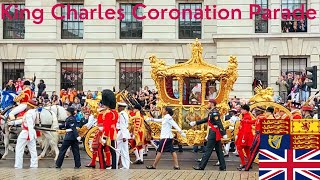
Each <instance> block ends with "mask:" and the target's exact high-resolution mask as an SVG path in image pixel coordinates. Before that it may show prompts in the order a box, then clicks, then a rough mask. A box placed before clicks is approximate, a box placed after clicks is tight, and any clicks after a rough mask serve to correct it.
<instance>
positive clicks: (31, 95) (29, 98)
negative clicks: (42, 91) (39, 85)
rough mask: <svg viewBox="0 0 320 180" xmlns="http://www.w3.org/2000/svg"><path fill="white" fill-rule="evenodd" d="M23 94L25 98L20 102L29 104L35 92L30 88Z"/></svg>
mask: <svg viewBox="0 0 320 180" xmlns="http://www.w3.org/2000/svg"><path fill="white" fill-rule="evenodd" d="M21 93H24V98H23V99H21V100H20V103H27V102H29V101H30V100H31V99H32V98H33V92H32V91H31V90H30V89H29V88H26V89H25V90H23V91H22V92H21Z"/></svg>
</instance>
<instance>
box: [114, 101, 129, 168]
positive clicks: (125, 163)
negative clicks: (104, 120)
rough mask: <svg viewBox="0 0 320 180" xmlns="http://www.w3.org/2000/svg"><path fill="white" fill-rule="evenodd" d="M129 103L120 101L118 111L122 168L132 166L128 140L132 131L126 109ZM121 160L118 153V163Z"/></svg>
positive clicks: (118, 145) (118, 138) (118, 143)
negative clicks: (129, 128)
mask: <svg viewBox="0 0 320 180" xmlns="http://www.w3.org/2000/svg"><path fill="white" fill-rule="evenodd" d="M126 107H127V104H125V103H118V112H120V113H119V121H118V123H117V131H118V137H117V148H118V149H119V150H120V152H121V155H122V156H123V157H122V156H121V163H122V168H121V169H129V167H130V156H129V144H128V141H129V139H130V132H129V130H128V127H129V116H128V114H127V112H126V111H125V108H126ZM119 160H120V154H119V153H117V165H118V163H119Z"/></svg>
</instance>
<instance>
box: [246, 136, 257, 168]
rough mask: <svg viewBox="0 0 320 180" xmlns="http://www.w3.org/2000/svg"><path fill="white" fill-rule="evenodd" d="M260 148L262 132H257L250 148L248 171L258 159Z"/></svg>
mask: <svg viewBox="0 0 320 180" xmlns="http://www.w3.org/2000/svg"><path fill="white" fill-rule="evenodd" d="M259 146H260V132H256V134H255V136H254V140H253V143H252V146H251V148H250V158H248V163H247V165H246V168H245V170H246V171H248V170H249V169H250V167H251V165H252V163H253V161H254V159H255V158H256V156H257V154H258V153H259Z"/></svg>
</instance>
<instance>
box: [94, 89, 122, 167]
mask: <svg viewBox="0 0 320 180" xmlns="http://www.w3.org/2000/svg"><path fill="white" fill-rule="evenodd" d="M101 104H102V106H103V108H104V110H102V111H101V112H100V114H99V116H98V118H102V120H103V136H102V139H101V142H102V144H103V145H104V148H110V152H111V156H112V169H116V168H117V155H116V151H115V145H116V143H115V141H116V139H117V131H116V124H117V122H118V118H119V115H118V112H117V111H116V110H115V108H116V97H115V95H114V93H113V92H112V91H111V90H110V89H106V90H103V91H102V101H101ZM105 150H106V154H107V152H108V150H107V149H105ZM108 156H109V157H110V155H108V154H107V160H108Z"/></svg>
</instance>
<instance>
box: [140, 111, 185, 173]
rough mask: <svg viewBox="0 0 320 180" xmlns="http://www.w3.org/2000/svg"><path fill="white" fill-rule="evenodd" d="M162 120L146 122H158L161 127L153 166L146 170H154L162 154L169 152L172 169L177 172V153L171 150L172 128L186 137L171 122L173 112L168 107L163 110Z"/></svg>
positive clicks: (172, 121) (175, 124) (174, 123)
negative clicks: (171, 159) (172, 163)
mask: <svg viewBox="0 0 320 180" xmlns="http://www.w3.org/2000/svg"><path fill="white" fill-rule="evenodd" d="M162 113H163V115H164V116H163V119H153V118H151V119H150V118H149V119H147V120H146V121H153V122H160V123H162V127H161V133H160V144H159V147H158V149H157V152H158V153H157V156H156V159H155V161H154V163H153V165H150V166H147V167H146V168H147V169H156V167H157V164H158V162H159V161H160V158H161V155H162V153H163V152H171V154H172V158H173V161H174V167H173V169H175V170H179V169H180V167H179V163H178V157H177V153H176V152H175V151H174V148H173V137H174V135H173V133H172V127H174V128H175V129H176V130H177V131H178V132H179V133H180V134H181V136H182V137H186V134H185V133H184V132H183V131H182V130H181V128H180V127H179V126H178V124H177V123H176V122H175V121H174V120H173V118H172V115H173V110H172V109H171V108H170V107H166V108H163V110H162Z"/></svg>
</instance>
